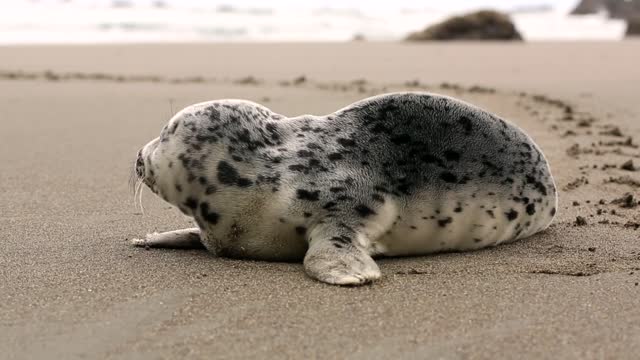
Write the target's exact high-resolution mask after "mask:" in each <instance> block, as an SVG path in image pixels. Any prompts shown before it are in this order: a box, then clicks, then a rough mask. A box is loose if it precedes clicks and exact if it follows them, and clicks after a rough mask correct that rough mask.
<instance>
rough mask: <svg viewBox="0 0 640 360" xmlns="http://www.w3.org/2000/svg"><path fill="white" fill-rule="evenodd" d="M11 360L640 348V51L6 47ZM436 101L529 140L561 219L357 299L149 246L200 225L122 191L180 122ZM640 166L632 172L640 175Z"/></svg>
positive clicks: (603, 47) (264, 268)
mask: <svg viewBox="0 0 640 360" xmlns="http://www.w3.org/2000/svg"><path fill="white" fill-rule="evenodd" d="M0 58H2V59H3V61H2V64H1V65H0V121H1V122H0V124H2V127H1V130H0V163H1V164H2V168H1V170H0V184H1V185H0V238H1V239H2V244H3V247H2V251H0V299H2V301H1V302H0V333H1V334H3V336H1V337H0V354H3V355H2V357H7V358H10V359H14V358H15V359H36V358H67V359H72V358H118V359H121V358H154V359H155V358H178V357H189V358H302V357H305V358H353V359H377V358H381V359H382V358H396V357H397V358H416V359H423V358H446V359H457V358H464V359H496V358H514V357H520V358H575V359H614V358H615V359H625V358H628V359H632V358H635V357H636V356H637V354H639V353H640V286H639V285H638V283H639V282H640V230H639V229H638V228H639V227H640V225H639V223H640V213H639V212H638V210H639V209H640V207H638V205H637V199H638V198H639V197H640V191H639V190H640V170H638V168H640V149H639V148H638V144H640V101H638V93H640V85H638V84H640V72H639V71H637V61H638V59H639V58H640V41H624V42H620V43H561V44H544V43H540V44H493V43H489V44H466V43H455V44H439V45H422V44H385V43H371V44H370V43H357V44H314V45H308V44H271V45H266V44H261V45H252V44H242V45H231V44H229V45H222V44H220V45H177V44H176V45H164V46H150V45H149V46H143V45H135V46H95V47H90V46H89V47H62V46H60V47H5V48H0ZM396 90H415V91H431V92H437V93H443V94H447V95H452V96H456V97H459V98H462V99H464V100H466V101H469V102H471V103H474V104H476V105H479V106H482V107H484V108H485V109H487V110H490V111H492V112H495V113H497V114H499V115H501V116H503V117H505V118H507V119H510V120H512V121H513V122H515V123H516V124H518V125H519V126H521V127H522V128H524V129H525V130H526V131H527V132H528V133H529V134H530V135H531V136H532V137H533V139H534V140H535V141H536V142H537V143H538V144H539V145H540V146H541V148H542V149H543V151H544V152H545V154H546V155H547V157H548V159H549V161H550V163H551V168H552V172H553V174H554V176H555V180H556V183H557V185H558V188H559V190H560V206H559V212H558V216H557V218H556V220H555V222H554V224H553V225H552V226H551V227H550V228H549V229H548V230H546V231H545V232H543V233H540V234H537V235H535V236H533V237H531V238H529V239H527V240H524V241H520V242H517V243H514V244H510V245H504V246H499V247H496V248H492V249H487V250H482V251H477V252H468V253H449V254H438V255H433V256H425V257H415V258H400V259H383V260H380V261H379V264H380V268H381V270H382V273H383V278H382V279H381V280H380V281H378V282H376V283H374V284H373V285H370V286H364V287H360V288H341V287H332V286H328V285H324V284H321V283H318V282H314V281H312V280H310V279H308V278H307V277H306V276H305V275H304V273H303V271H302V265H301V264H287V263H265V262H252V261H238V260H229V259H222V258H215V257H213V256H211V255H209V254H208V253H206V252H204V251H195V250H189V251H179V250H162V249H158V250H145V249H139V248H133V247H131V246H130V245H129V243H128V240H129V239H131V238H132V237H139V236H142V235H144V234H145V233H147V232H150V231H167V230H173V229H177V228H182V227H187V226H190V225H191V222H190V221H189V219H187V218H185V217H184V216H182V215H180V214H179V213H178V212H177V210H175V209H172V208H171V207H170V206H169V205H167V204H165V203H163V202H161V201H160V200H158V199H155V198H154V196H153V195H152V194H151V193H150V192H146V193H145V194H144V206H145V213H144V214H141V213H140V211H139V209H137V208H136V207H135V206H134V201H133V198H132V195H131V193H130V191H129V187H128V182H127V181H128V175H129V171H130V166H131V164H132V162H133V160H134V157H135V153H136V151H137V150H138V148H139V147H140V146H141V145H143V144H144V143H146V142H147V141H148V140H150V139H151V138H153V137H155V136H157V135H158V133H159V131H160V129H161V128H162V126H163V125H164V124H165V123H166V121H167V120H168V118H169V117H170V116H171V114H172V113H173V112H175V111H177V110H179V109H180V108H182V107H184V106H186V105H188V104H191V103H194V102H199V101H204V100H210V99H216V98H245V99H250V100H254V101H257V102H260V103H263V104H264V105H266V106H268V107H270V108H272V109H273V110H274V111H276V112H279V113H282V114H286V115H297V114H302V113H312V114H324V113H328V112H333V111H335V110H336V109H338V108H340V107H342V106H345V105H347V104H349V103H351V102H353V101H355V100H358V99H361V98H363V97H367V96H369V95H373V94H378V93H382V92H389V91H396ZM629 160H631V161H632V164H629Z"/></svg>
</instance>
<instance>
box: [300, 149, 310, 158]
mask: <svg viewBox="0 0 640 360" xmlns="http://www.w3.org/2000/svg"><path fill="white" fill-rule="evenodd" d="M298 156H299V157H301V158H307V157H312V156H313V152H311V151H309V150H300V151H298Z"/></svg>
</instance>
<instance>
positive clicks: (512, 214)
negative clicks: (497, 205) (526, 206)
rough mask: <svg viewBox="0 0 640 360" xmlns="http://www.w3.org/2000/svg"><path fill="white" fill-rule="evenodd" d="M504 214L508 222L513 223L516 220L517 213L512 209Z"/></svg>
mask: <svg viewBox="0 0 640 360" xmlns="http://www.w3.org/2000/svg"><path fill="white" fill-rule="evenodd" d="M504 214H505V215H506V216H507V219H508V220H509V221H513V220H515V219H516V218H518V212H517V211H515V210H513V209H511V210H509V212H506V213H504Z"/></svg>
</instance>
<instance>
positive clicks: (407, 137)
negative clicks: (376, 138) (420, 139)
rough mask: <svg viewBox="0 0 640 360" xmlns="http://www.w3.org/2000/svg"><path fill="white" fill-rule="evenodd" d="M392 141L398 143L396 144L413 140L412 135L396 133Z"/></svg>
mask: <svg viewBox="0 0 640 360" xmlns="http://www.w3.org/2000/svg"><path fill="white" fill-rule="evenodd" d="M390 140H391V142H392V143H394V144H396V145H400V144H407V143H409V142H411V135H409V134H400V135H394V136H392V137H391V139H390Z"/></svg>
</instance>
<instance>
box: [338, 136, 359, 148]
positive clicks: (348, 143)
mask: <svg viewBox="0 0 640 360" xmlns="http://www.w3.org/2000/svg"><path fill="white" fill-rule="evenodd" d="M337 141H338V144H340V145H342V146H345V147H347V146H356V142H355V141H353V140H351V139H345V138H338V140H337Z"/></svg>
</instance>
